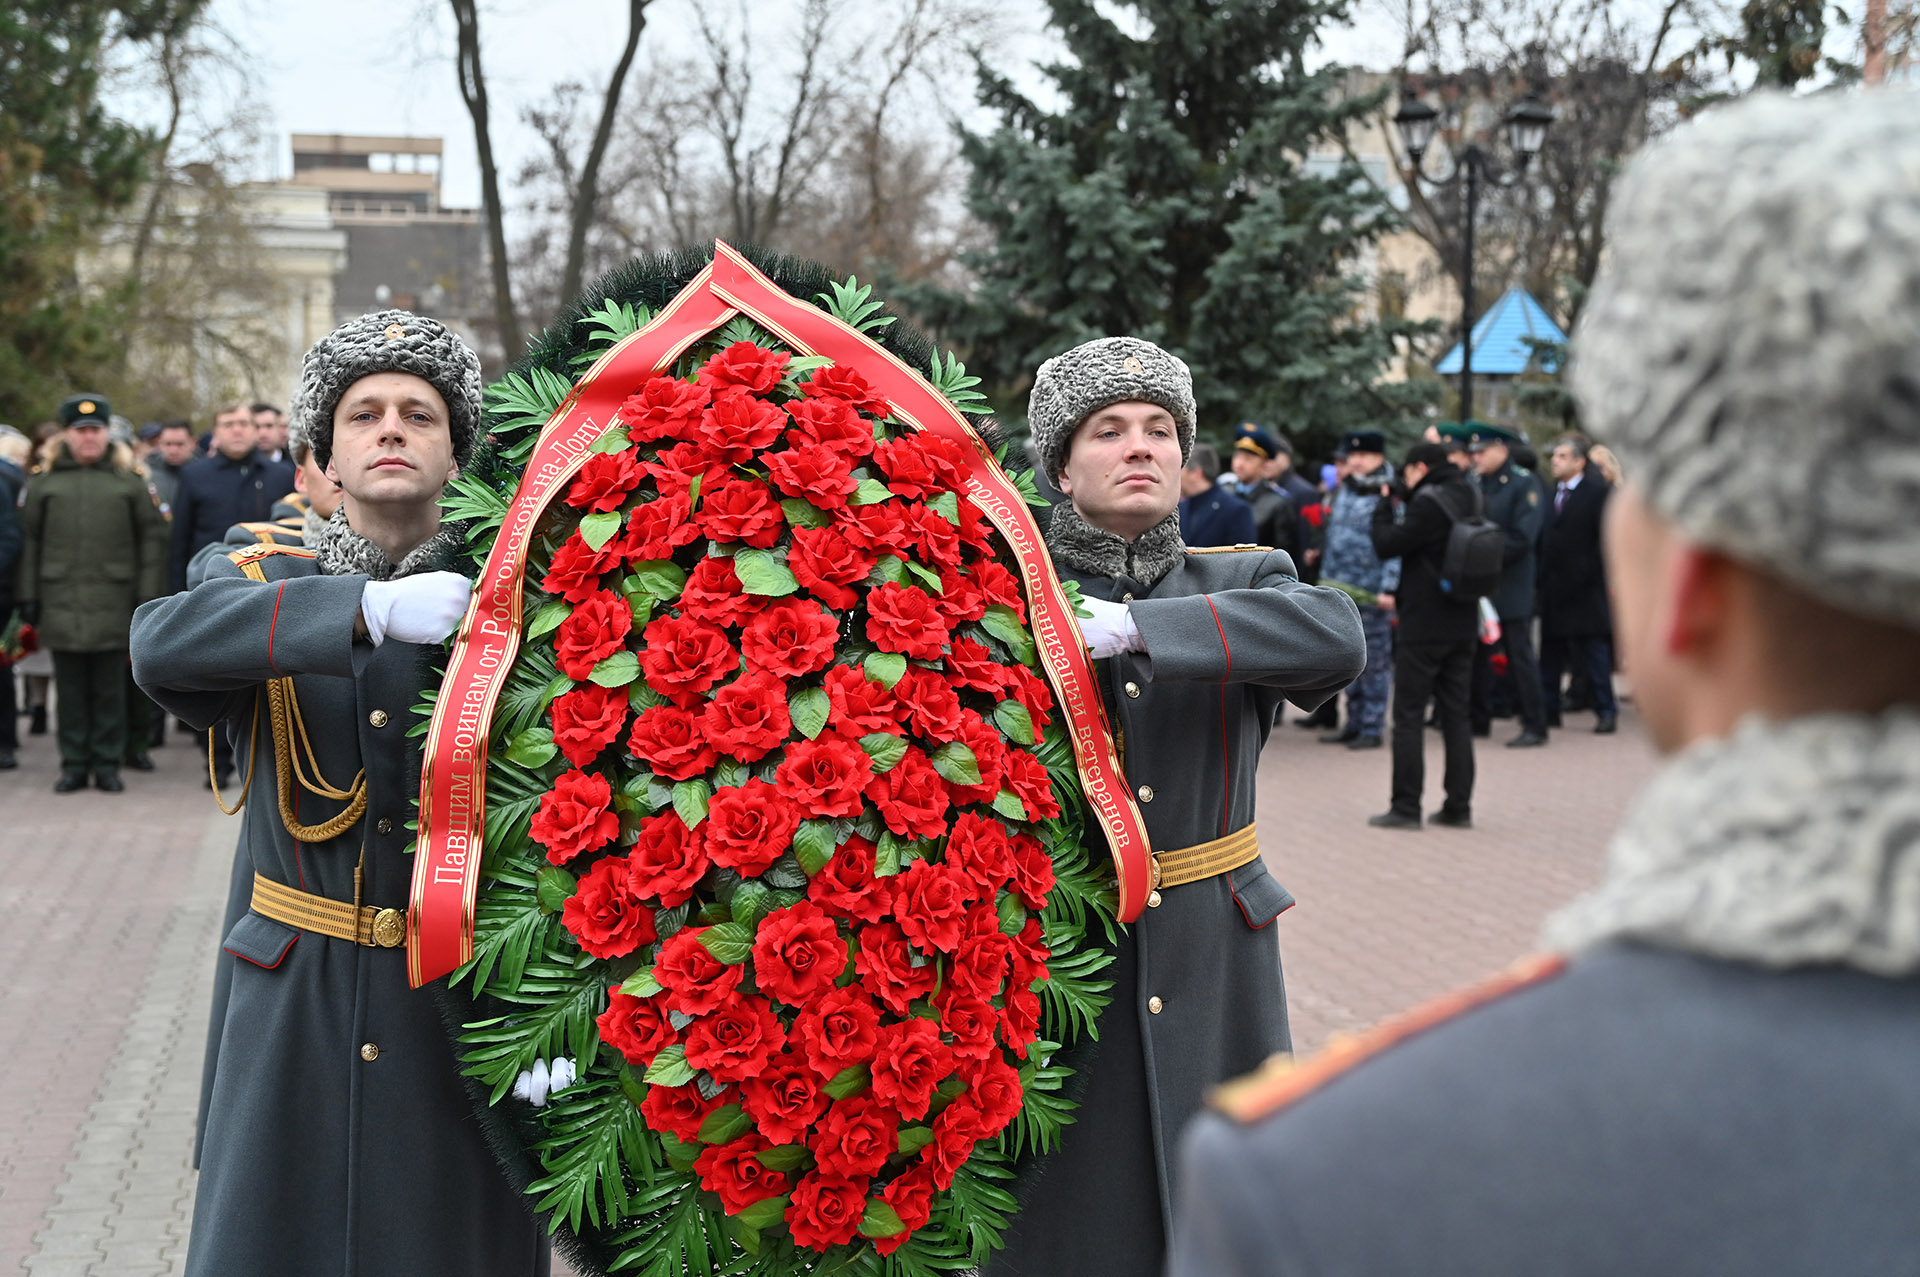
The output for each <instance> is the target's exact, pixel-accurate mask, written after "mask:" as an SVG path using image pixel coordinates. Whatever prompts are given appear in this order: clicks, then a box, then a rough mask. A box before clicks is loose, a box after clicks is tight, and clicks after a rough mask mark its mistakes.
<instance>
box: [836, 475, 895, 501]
mask: <svg viewBox="0 0 1920 1277" xmlns="http://www.w3.org/2000/svg"><path fill="white" fill-rule="evenodd" d="M892 496H893V489H892V488H889V487H888V486H887V485H886V484H884V483H882V482H880V481H879V480H878V479H862V480H861V481H860V486H859V487H857V488H855V489H854V490H853V495H852V496H850V497H848V498H847V504H848V505H879V504H880V503H881V502H882V501H885V500H887V499H889V498H890V497H892Z"/></svg>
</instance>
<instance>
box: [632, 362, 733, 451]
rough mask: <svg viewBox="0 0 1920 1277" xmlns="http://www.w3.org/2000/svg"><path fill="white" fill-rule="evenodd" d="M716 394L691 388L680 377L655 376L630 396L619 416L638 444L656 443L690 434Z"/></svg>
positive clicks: (696, 387) (701, 387) (701, 388)
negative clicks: (694, 422)
mask: <svg viewBox="0 0 1920 1277" xmlns="http://www.w3.org/2000/svg"><path fill="white" fill-rule="evenodd" d="M712 394H713V391H712V389H711V388H709V387H707V386H696V385H690V384H689V383H687V382H684V381H681V380H680V379H679V378H677V377H654V378H652V379H650V380H649V381H648V382H647V384H646V385H644V386H642V387H640V392H639V393H638V394H634V395H629V396H627V399H626V402H625V403H623V404H621V405H620V410H619V412H618V413H616V414H615V416H617V417H618V418H619V420H620V421H621V422H623V423H624V424H625V425H626V427H627V438H629V439H631V440H633V441H634V442H635V443H653V442H655V441H657V440H660V439H666V438H671V437H673V436H676V435H684V434H686V433H687V431H688V429H689V428H690V426H691V424H692V422H693V421H694V420H695V419H696V418H698V417H699V415H700V412H701V410H702V409H703V408H705V407H706V406H707V400H708V398H709V397H710V396H711V395H712Z"/></svg>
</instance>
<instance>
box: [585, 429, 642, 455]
mask: <svg viewBox="0 0 1920 1277" xmlns="http://www.w3.org/2000/svg"><path fill="white" fill-rule="evenodd" d="M632 446H633V442H632V440H630V439H628V438H627V428H626V427H625V426H615V427H614V428H613V429H611V430H609V431H607V433H605V434H603V435H601V436H600V437H599V438H598V439H595V440H594V441H593V447H591V448H588V449H587V451H588V452H625V451H626V450H627V449H628V448H631V447H632Z"/></svg>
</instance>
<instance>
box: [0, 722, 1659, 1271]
mask: <svg viewBox="0 0 1920 1277" xmlns="http://www.w3.org/2000/svg"><path fill="white" fill-rule="evenodd" d="M1568 722H1569V725H1570V728H1571V729H1572V730H1569V731H1567V732H1564V733H1558V734H1556V736H1555V738H1554V743H1553V745H1552V746H1551V747H1550V748H1548V749H1544V750H1506V749H1501V748H1499V747H1498V746H1499V742H1500V740H1501V739H1503V738H1504V736H1505V735H1509V734H1511V731H1512V729H1511V727H1510V725H1508V724H1498V725H1496V734H1495V738H1494V740H1493V741H1492V742H1484V741H1483V742H1479V744H1480V745H1481V746H1482V748H1481V749H1480V751H1479V761H1480V784H1479V787H1478V795H1477V797H1476V801H1475V819H1476V822H1477V827H1476V828H1475V829H1473V830H1471V831H1466V832H1462V831H1455V830H1444V829H1430V830H1425V831H1422V832H1420V833H1388V832H1385V831H1380V830H1373V829H1369V828H1368V827H1367V825H1366V817H1367V816H1368V815H1369V814H1371V813H1373V812H1376V811H1379V810H1382V809H1384V808H1385V806H1386V794H1387V773H1388V766H1389V764H1388V758H1387V751H1385V750H1377V751H1371V752H1366V753H1353V752H1350V751H1348V750H1345V749H1342V748H1338V747H1329V746H1321V745H1317V744H1315V743H1314V742H1313V737H1312V734H1310V733H1307V732H1303V731H1299V730H1297V729H1295V728H1294V727H1292V726H1291V725H1286V726H1282V727H1280V728H1279V729H1278V730H1277V731H1276V733H1275V739H1274V741H1273V743H1272V744H1271V745H1270V747H1269V748H1268V751H1267V754H1266V757H1265V759H1264V761H1263V763H1262V767H1261V805H1260V808H1261V810H1260V825H1261V841H1262V845H1263V846H1264V847H1265V848H1266V853H1267V857H1268V861H1269V863H1270V864H1271V865H1272V867H1273V870H1274V872H1275V874H1276V875H1277V876H1278V877H1279V878H1280V880H1281V881H1282V882H1283V883H1285V884H1286V885H1287V887H1288V888H1289V889H1291V890H1292V891H1293V893H1294V894H1295V895H1296V896H1298V897H1299V900H1300V904H1299V905H1298V907H1296V908H1295V909H1293V910H1291V911H1289V912H1288V913H1287V914H1286V915H1285V916H1284V917H1283V918H1282V919H1281V923H1280V926H1281V933H1280V939H1281V946H1282V952H1283V955H1284V959H1285V962H1286V967H1287V989H1288V994H1289V1000H1290V1002H1291V1004H1292V1010H1293V1023H1294V1039H1295V1043H1296V1046H1297V1047H1298V1048H1299V1049H1301V1050H1303V1051H1304V1050H1311V1049H1312V1048H1314V1047H1315V1046H1318V1045H1319V1044H1321V1043H1322V1042H1324V1041H1325V1040H1326V1037H1327V1035H1328V1034H1329V1033H1332V1032H1336V1031H1340V1030H1345V1029H1356V1028H1361V1027H1364V1026H1366V1025H1368V1024H1372V1023H1374V1022H1375V1021H1377V1020H1379V1019H1380V1018H1382V1017H1383V1016H1386V1015H1389V1014H1391V1013H1392V1012H1394V1011H1397V1010H1400V1009H1402V1008H1404V1007H1406V1006H1408V1005H1411V1004H1413V1003H1416V1002H1418V1001H1420V1000H1422V999H1424V998H1427V997H1431V996H1433V995H1435V994H1438V993H1441V992H1444V991H1445V990H1447V989H1448V988H1451V987H1453V986H1455V985H1458V984H1461V983H1463V982H1465V981H1467V980H1471V979H1473V978H1474V977H1476V976H1478V975H1481V974H1484V973H1485V972H1488V971H1490V970H1493V969H1495V968H1498V967H1499V966H1501V965H1503V964H1505V963H1506V962H1508V961H1510V960H1512V959H1513V958H1514V957H1517V956H1519V955H1520V954H1523V953H1525V952H1527V951H1528V950H1529V949H1530V948H1531V947H1532V945H1533V938H1534V933H1535V931H1536V929H1537V928H1538V926H1539V922H1540V919H1541V918H1542V917H1543V916H1544V915H1545V914H1546V913H1548V912H1549V911H1550V910H1552V909H1553V908H1554V907H1556V906H1557V905H1559V904H1560V903H1562V902H1563V901H1565V900H1567V899H1569V898H1571V897H1572V896H1574V895H1575V894H1577V893H1578V892H1580V891H1581V890H1582V889H1584V888H1585V887H1586V886H1587V885H1589V884H1590V883H1591V882H1592V881H1593V880H1594V878H1595V877H1596V875H1597V873H1598V868H1599V864H1600V855H1601V849H1602V847H1603V846H1604V843H1605V839H1606V834H1607V832H1608V831H1609V830H1610V829H1611V828H1612V826H1613V824H1614V823H1615V821H1616V820H1617V818H1618V814H1619V812H1620V810H1621V808H1622V807H1623V805H1624V804H1625V801H1626V799H1627V798H1628V797H1629V796H1630V795H1631V794H1632V792H1633V791H1634V790H1636V789H1637V788H1638V787H1639V785H1640V783H1641V782H1642V781H1643V780H1644V778H1645V776H1646V775H1647V774H1648V773H1649V772H1650V771H1651V770H1652V765H1653V764H1652V760H1651V758H1650V755H1649V753H1648V751H1647V749H1646V747H1645V744H1644V741H1643V740H1641V739H1640V732H1639V729H1638V722H1637V719H1635V718H1634V717H1633V715H1632V714H1631V713H1629V714H1628V715H1627V716H1626V717H1624V718H1623V719H1622V720H1621V726H1622V731H1621V733H1620V735H1618V736H1615V737H1594V736H1592V735H1591V734H1590V732H1589V731H1588V730H1587V729H1588V728H1589V727H1590V725H1591V719H1590V718H1589V717H1588V716H1586V715H1573V716H1570V717H1569V719H1568ZM1430 735H1431V734H1430ZM24 743H25V746H26V747H25V748H24V749H23V750H22V752H21V764H22V766H21V768H20V770H18V771H15V772H5V773H0V909H4V911H5V916H6V918H7V919H8V925H7V927H6V928H5V929H4V930H0V971H4V972H6V978H5V979H4V980H0V1058H4V1059H5V1060H6V1061H7V1067H6V1072H5V1076H6V1078H7V1080H8V1086H7V1088H6V1089H7V1095H6V1099H7V1103H6V1104H5V1105H0V1272H22V1271H24V1272H28V1273H33V1274H36V1275H37V1277H148V1275H150V1274H172V1273H178V1272H180V1271H182V1268H183V1262H184V1256H185V1252H186V1242H187V1229H188V1222H189V1220H190V1218H191V1215H192V1194H193V1172H192V1171H191V1170H190V1169H189V1167H188V1159H189V1156H190V1153H191V1148H192V1142H193V1117H194V1107H195V1104H196V1102H197V1098H198V1088H199V1079H200V1064H201V1053H202V1049H203V1046H204V1042H205V1023H206V1012H207V1001H208V996H209V994H208V988H209V983H210V979H211V975H212V955H213V953H214V951H215V945H216V942H217V937H216V935H215V931H216V929H217V925H218V919H219V915H220V910H221V907H222V904H223V901H222V898H221V897H222V893H223V892H224V890H225V881H226V871H227V866H228V863H229V858H230V857H231V855H232V850H233V839H234V836H235V834H234V824H233V822H231V821H229V820H228V819H227V818H224V817H221V816H219V815H218V814H217V813H216V812H215V811H214V809H213V806H212V803H211V801H210V799H209V796H208V795H207V793H206V791H205V790H204V789H202V788H201V787H200V785H199V784H198V783H197V780H196V778H197V776H198V775H199V773H198V771H197V770H196V769H195V763H196V762H198V761H200V760H199V759H198V758H197V757H196V755H195V752H194V750H193V748H192V745H191V743H190V742H189V741H188V740H187V738H185V737H182V736H175V737H173V738H171V742H170V744H169V746H168V747H167V748H166V749H163V750H160V751H157V752H156V754H155V755H154V757H155V760H156V762H158V763H159V765H160V770H159V771H157V772H155V773H153V774H152V775H138V774H129V775H128V777H127V779H128V792H127V793H125V794H122V795H118V796H115V795H107V794H97V793H94V792H92V791H88V792H85V793H81V794H74V795H70V796H65V797H61V796H56V795H54V794H53V793H52V792H51V785H52V783H53V777H54V770H55V769H54V763H53V748H52V738H51V737H29V738H26V740H25V742H24ZM1489 744H1491V745H1492V747H1491V748H1488V747H1487V746H1488V745H1489ZM1429 756H1430V762H1429V782H1428V787H1429V791H1430V795H1431V796H1430V799H1429V803H1428V806H1429V807H1432V806H1437V805H1438V797H1437V792H1436V791H1437V786H1438V773H1439V743H1438V739H1437V737H1433V738H1432V739H1430V741H1429ZM201 765H204V763H202V764H201ZM556 1269H557V1270H558V1269H559V1266H558V1265H556Z"/></svg>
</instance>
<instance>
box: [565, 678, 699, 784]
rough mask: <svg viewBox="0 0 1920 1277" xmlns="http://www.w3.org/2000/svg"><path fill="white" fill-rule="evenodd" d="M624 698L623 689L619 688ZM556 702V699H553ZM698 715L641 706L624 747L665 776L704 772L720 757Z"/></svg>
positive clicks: (673, 708) (682, 776) (672, 708)
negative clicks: (644, 708)
mask: <svg viewBox="0 0 1920 1277" xmlns="http://www.w3.org/2000/svg"><path fill="white" fill-rule="evenodd" d="M619 690H620V691H621V693H622V696H623V698H624V695H625V689H624V688H623V689H619ZM554 703H555V705H558V704H559V702H558V701H556V702H554ZM700 717H701V716H700V715H698V714H696V713H694V712H693V711H692V710H685V709H681V708H680V707H679V706H678V705H655V706H654V707H653V708H651V709H646V710H642V711H641V712H640V715H639V717H637V718H635V719H634V720H633V730H632V731H631V732H629V733H628V734H627V748H628V749H630V750H632V751H633V756H634V757H635V758H638V759H641V760H642V761H643V762H645V763H646V764H647V766H649V767H651V768H652V769H653V772H654V774H655V775H656V776H665V777H666V778H667V779H668V780H691V779H693V778H694V777H695V776H704V775H706V774H707V771H708V770H709V769H710V768H712V766H713V765H714V764H715V763H716V762H718V761H719V760H720V755H719V754H718V753H717V752H716V751H715V750H714V748H713V742H712V741H709V740H708V739H707V737H706V733H705V728H704V727H703V726H702V725H701V721H700Z"/></svg>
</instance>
